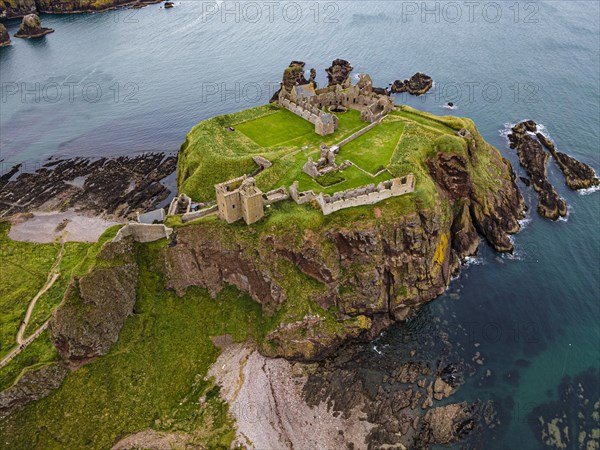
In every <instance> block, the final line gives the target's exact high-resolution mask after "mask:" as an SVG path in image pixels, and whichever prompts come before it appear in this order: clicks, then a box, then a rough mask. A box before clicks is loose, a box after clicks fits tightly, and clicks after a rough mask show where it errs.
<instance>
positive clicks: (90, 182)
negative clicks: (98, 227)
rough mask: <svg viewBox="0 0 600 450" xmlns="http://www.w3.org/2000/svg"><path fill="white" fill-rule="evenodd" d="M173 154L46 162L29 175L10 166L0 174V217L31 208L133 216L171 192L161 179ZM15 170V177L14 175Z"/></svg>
mask: <svg viewBox="0 0 600 450" xmlns="http://www.w3.org/2000/svg"><path fill="white" fill-rule="evenodd" d="M176 165H177V157H176V156H171V155H167V154H164V153H149V154H143V155H140V156H135V157H119V158H99V159H90V158H74V159H66V160H63V159H57V160H53V159H50V160H48V161H47V162H46V163H45V164H44V165H43V166H42V167H41V168H39V169H38V170H36V171H35V172H33V173H28V172H21V166H20V165H17V166H14V167H13V168H12V169H11V170H10V171H8V172H7V173H6V174H4V175H3V176H2V177H0V217H2V216H5V217H6V216H10V215H13V214H17V213H24V212H33V211H37V210H39V211H67V210H75V211H84V212H89V213H94V214H97V215H101V216H103V217H106V218H110V219H134V218H135V217H136V213H137V212H143V211H147V210H151V209H154V208H156V207H158V205H159V204H161V203H162V202H164V201H165V200H166V199H167V198H168V197H169V195H170V193H171V190H170V189H169V188H168V187H167V186H165V185H164V184H163V183H164V181H165V179H166V178H167V177H168V176H170V175H171V174H173V173H174V171H175V168H176ZM17 174H18V176H17Z"/></svg>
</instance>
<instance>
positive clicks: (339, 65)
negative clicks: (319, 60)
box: [325, 58, 352, 86]
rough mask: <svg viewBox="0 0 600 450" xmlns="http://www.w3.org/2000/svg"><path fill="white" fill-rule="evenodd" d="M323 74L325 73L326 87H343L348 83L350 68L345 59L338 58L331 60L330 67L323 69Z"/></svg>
mask: <svg viewBox="0 0 600 450" xmlns="http://www.w3.org/2000/svg"><path fill="white" fill-rule="evenodd" d="M325 72H326V73H327V80H328V86H334V85H336V84H340V85H344V84H347V83H350V72H352V66H351V65H350V63H349V62H348V61H346V60H345V59H339V58H338V59H335V60H333V62H332V63H331V66H330V67H328V68H327V69H325Z"/></svg>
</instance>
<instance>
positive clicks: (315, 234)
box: [163, 137, 524, 360]
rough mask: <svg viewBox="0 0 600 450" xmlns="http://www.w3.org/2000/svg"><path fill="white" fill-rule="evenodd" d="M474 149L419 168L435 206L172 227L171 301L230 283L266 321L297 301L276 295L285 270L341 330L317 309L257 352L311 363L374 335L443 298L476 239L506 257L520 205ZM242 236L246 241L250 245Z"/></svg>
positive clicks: (506, 173) (495, 160) (493, 162)
mask: <svg viewBox="0 0 600 450" xmlns="http://www.w3.org/2000/svg"><path fill="white" fill-rule="evenodd" d="M481 145H482V144H481V141H478V139H476V138H473V137H472V139H471V140H470V141H469V146H470V147H471V148H470V151H469V152H468V153H469V154H470V155H471V156H467V157H465V156H463V155H460V154H448V153H439V154H438V155H436V156H434V157H432V158H430V159H429V160H428V162H427V164H428V167H429V172H430V175H431V177H432V178H433V180H435V182H436V185H437V189H438V197H439V202H438V203H437V207H435V208H428V209H423V210H418V211H416V212H413V213H409V214H402V213H398V212H395V211H394V210H392V209H391V208H386V207H385V206H384V205H381V206H380V205H377V206H378V208H381V209H382V210H383V213H382V214H383V216H385V217H387V218H386V220H379V221H378V220H374V219H369V220H362V221H352V222H349V223H347V224H345V225H344V226H340V225H339V224H333V223H328V224H324V225H323V226H320V227H319V228H317V229H303V230H302V229H297V228H294V227H293V224H291V225H290V229H289V230H287V229H286V230H285V232H282V230H279V229H276V228H264V229H260V231H259V230H257V229H252V228H248V229H244V230H245V231H242V230H240V229H239V228H237V227H232V226H227V225H224V224H223V223H222V222H220V221H219V222H199V223H195V224H190V225H189V226H186V227H183V228H180V229H179V230H178V231H177V244H176V245H175V246H171V247H169V248H166V249H165V250H164V253H163V255H164V270H165V274H166V280H167V284H168V286H169V287H170V288H173V289H174V290H175V291H176V292H177V293H178V294H179V295H183V293H184V292H185V290H186V288H187V287H189V286H192V285H198V286H201V287H204V288H206V289H208V291H209V292H210V293H211V294H212V295H216V293H218V292H219V291H220V290H221V289H223V287H224V285H225V284H232V285H234V286H236V287H237V288H239V289H241V290H242V291H245V292H247V293H249V294H250V295H251V296H252V298H253V299H254V300H256V301H257V302H259V303H261V304H262V305H263V309H264V311H265V312H266V313H267V314H273V313H275V312H276V311H278V310H279V309H280V308H281V306H282V305H283V304H285V303H287V302H294V301H296V296H297V295H298V294H294V293H293V292H292V290H291V289H290V288H288V287H286V284H285V280H286V277H288V275H287V274H286V273H284V272H283V271H282V269H281V267H283V265H284V264H285V263H287V264H288V265H290V266H292V267H295V268H297V270H298V271H300V272H301V274H302V276H304V277H306V278H307V279H309V280H310V281H311V282H315V283H317V284H319V285H320V286H321V289H320V290H319V291H318V293H316V294H313V295H311V297H310V299H309V301H310V302H313V303H314V304H316V305H318V306H319V307H321V308H322V309H323V310H324V311H325V312H328V311H334V313H332V314H333V315H334V317H335V321H336V324H335V325H339V324H341V326H342V327H343V329H344V330H345V331H344V332H341V331H340V330H339V328H335V326H332V325H329V326H328V325H327V322H328V318H327V317H325V316H326V314H325V313H324V312H323V311H322V312H320V313H316V314H315V313H313V314H312V315H306V316H304V317H303V318H300V319H296V320H293V321H292V322H290V323H283V324H281V323H280V324H279V326H278V327H277V328H275V329H274V330H272V331H271V332H270V333H269V334H268V335H267V341H268V343H269V346H267V347H264V348H262V349H261V350H262V351H263V352H267V353H268V354H270V355H272V356H285V357H288V358H292V359H300V360H315V359H320V358H322V357H324V356H326V355H327V354H329V353H330V352H331V351H333V350H334V349H335V348H336V347H338V346H339V345H341V344H342V343H343V342H344V341H345V340H347V339H354V338H365V339H368V338H371V337H374V336H376V335H377V334H378V333H379V332H380V331H381V330H382V329H383V328H385V327H386V326H388V325H389V324H390V323H392V322H393V321H395V320H403V319H405V318H406V317H407V316H408V315H409V314H411V313H412V312H413V311H415V309H416V308H419V307H420V306H421V305H422V304H424V303H425V302H428V301H430V300H432V299H434V298H435V297H437V296H438V295H440V294H442V293H443V292H444V291H445V289H446V287H447V286H448V283H449V281H450V278H451V275H452V274H453V273H456V271H457V270H458V268H459V262H460V260H461V259H464V258H465V257H467V256H469V255H473V254H474V253H475V252H476V251H477V246H478V244H479V236H478V233H477V231H479V233H480V234H481V235H483V236H484V237H485V238H486V239H487V240H488V241H489V242H490V243H491V244H492V245H493V246H494V247H495V248H496V249H497V250H498V251H510V250H512V243H511V242H510V239H509V234H511V233H515V232H517V231H518V230H519V223H518V220H519V218H521V217H522V213H523V209H524V204H523V198H522V196H521V194H520V192H519V191H518V189H517V187H516V184H515V175H514V172H513V170H512V167H511V165H510V163H509V162H508V161H506V160H504V159H503V158H502V157H501V156H500V154H499V152H498V151H497V150H496V149H493V147H489V146H488V147H486V150H484V149H482V148H478V146H481ZM486 145H487V144H486ZM488 148H489V151H488V150H487V149H488ZM482 152H484V154H482ZM478 154H480V156H479V157H480V158H481V159H483V156H485V159H486V162H485V169H484V170H485V171H494V174H495V182H496V186H495V188H494V189H492V188H485V189H484V188H482V186H481V185H480V182H479V181H477V180H475V179H474V177H473V175H472V173H473V172H475V169H474V168H478V170H479V165H480V164H484V163H483V162H480V161H478V159H477V158H478V156H477V155H478ZM476 230H477V231H476ZM245 233H251V234H253V237H252V239H253V240H252V243H251V244H249V243H248V241H244V240H243V238H242V237H241V235H242V234H245ZM332 329H333V331H332Z"/></svg>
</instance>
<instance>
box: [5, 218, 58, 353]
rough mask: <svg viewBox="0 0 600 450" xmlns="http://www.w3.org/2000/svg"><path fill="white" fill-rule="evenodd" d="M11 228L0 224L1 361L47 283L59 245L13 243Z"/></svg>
mask: <svg viewBox="0 0 600 450" xmlns="http://www.w3.org/2000/svg"><path fill="white" fill-rule="evenodd" d="M9 230H10V224H9V223H7V222H0V279H1V280H2V283H0V308H1V310H2V316H1V322H0V358H1V357H3V356H5V355H6V354H7V353H8V352H9V351H10V350H11V349H12V348H13V347H14V346H15V337H16V335H17V331H18V330H19V327H20V326H21V321H22V320H23V318H24V317H25V312H26V311H27V306H28V305H29V302H30V301H31V299H32V298H33V297H34V296H35V294H36V293H37V292H38V291H39V290H40V289H41V288H42V286H43V285H44V283H45V282H46V278H47V276H48V272H49V271H50V268H51V267H52V264H53V263H54V261H55V260H56V257H57V256H58V252H59V250H60V245H58V244H33V243H30V242H16V241H13V240H11V239H10V238H9V237H8V232H9Z"/></svg>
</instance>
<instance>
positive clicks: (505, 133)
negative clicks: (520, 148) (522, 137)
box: [498, 122, 516, 142]
mask: <svg viewBox="0 0 600 450" xmlns="http://www.w3.org/2000/svg"><path fill="white" fill-rule="evenodd" d="M515 125H516V123H508V122H507V123H505V124H504V128H502V129H501V130H498V132H499V134H500V136H502V137H503V138H504V139H506V141H507V142H508V135H509V134H510V133H512V127H514V126H515Z"/></svg>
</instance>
